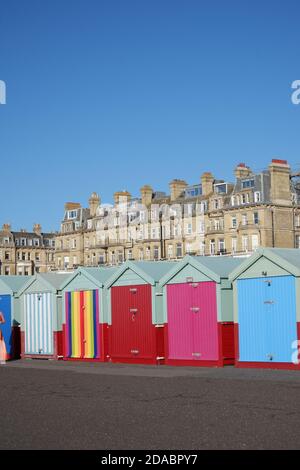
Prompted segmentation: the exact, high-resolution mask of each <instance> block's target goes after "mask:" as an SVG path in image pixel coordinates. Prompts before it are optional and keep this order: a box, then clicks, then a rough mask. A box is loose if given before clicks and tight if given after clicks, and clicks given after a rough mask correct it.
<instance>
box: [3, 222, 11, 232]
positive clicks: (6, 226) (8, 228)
mask: <svg viewBox="0 0 300 470" xmlns="http://www.w3.org/2000/svg"><path fill="white" fill-rule="evenodd" d="M10 229H11V225H10V224H3V225H2V230H3V231H4V232H10Z"/></svg>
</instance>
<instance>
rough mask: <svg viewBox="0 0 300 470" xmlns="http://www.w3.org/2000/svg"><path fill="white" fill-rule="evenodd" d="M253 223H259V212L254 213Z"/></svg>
mask: <svg viewBox="0 0 300 470" xmlns="http://www.w3.org/2000/svg"><path fill="white" fill-rule="evenodd" d="M253 223H254V224H255V225H256V224H258V223H259V217H258V212H254V213H253Z"/></svg>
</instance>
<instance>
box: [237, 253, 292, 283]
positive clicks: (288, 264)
mask: <svg viewBox="0 0 300 470" xmlns="http://www.w3.org/2000/svg"><path fill="white" fill-rule="evenodd" d="M262 257H265V258H267V259H268V260H270V261H272V262H273V263H275V264H277V265H278V266H280V267H281V268H283V269H285V270H286V271H288V272H289V273H291V274H293V275H294V276H297V277H298V276H299V277H300V249H298V248H259V249H257V250H256V251H255V252H254V253H253V255H252V256H250V258H247V259H246V260H244V262H243V263H242V264H241V265H240V266H238V267H237V268H236V269H234V270H233V271H232V273H231V274H230V280H231V281H234V280H235V279H236V278H237V277H239V276H240V275H241V274H242V273H243V272H245V271H246V270H247V269H248V268H249V267H250V266H252V265H253V264H254V263H255V262H256V261H257V260H258V259H260V258H262Z"/></svg>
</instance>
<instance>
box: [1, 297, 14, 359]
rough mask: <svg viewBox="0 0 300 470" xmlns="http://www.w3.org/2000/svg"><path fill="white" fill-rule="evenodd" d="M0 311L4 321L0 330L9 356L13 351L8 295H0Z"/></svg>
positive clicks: (9, 298)
mask: <svg viewBox="0 0 300 470" xmlns="http://www.w3.org/2000/svg"><path fill="white" fill-rule="evenodd" d="M0 312H1V313H2V315H3V317H4V320H5V323H2V324H1V325H0V331H1V332H2V335H3V338H4V341H5V346H6V352H7V355H8V356H9V357H10V356H11V355H12V353H13V345H12V324H11V296H10V295H1V296H0Z"/></svg>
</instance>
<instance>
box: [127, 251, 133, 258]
mask: <svg viewBox="0 0 300 470" xmlns="http://www.w3.org/2000/svg"><path fill="white" fill-rule="evenodd" d="M127 259H132V250H128V252H127Z"/></svg>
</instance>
